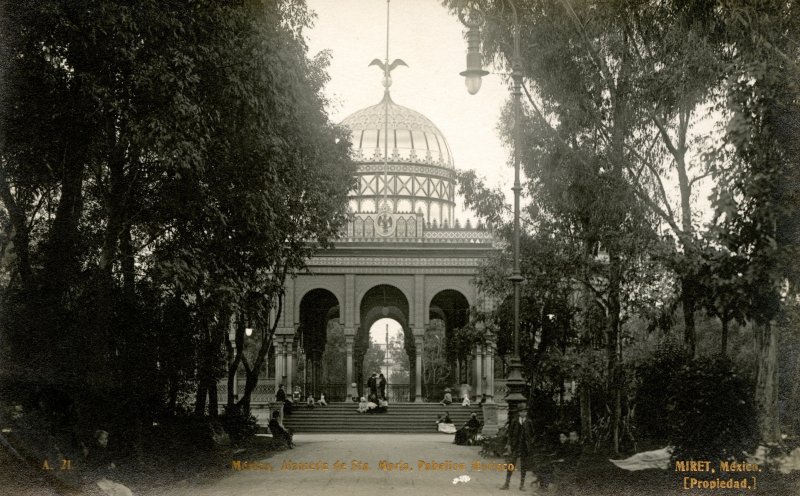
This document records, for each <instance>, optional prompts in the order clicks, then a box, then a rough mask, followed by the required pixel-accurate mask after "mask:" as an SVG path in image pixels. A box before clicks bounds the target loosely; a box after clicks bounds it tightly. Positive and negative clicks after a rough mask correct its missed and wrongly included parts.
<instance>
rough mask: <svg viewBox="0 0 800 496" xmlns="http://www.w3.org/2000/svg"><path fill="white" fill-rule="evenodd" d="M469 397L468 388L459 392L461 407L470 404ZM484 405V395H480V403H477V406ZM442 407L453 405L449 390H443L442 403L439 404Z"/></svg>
mask: <svg viewBox="0 0 800 496" xmlns="http://www.w3.org/2000/svg"><path fill="white" fill-rule="evenodd" d="M469 396H470V388H469V386H466V387H465V388H463V389H462V390H461V406H470V405H471V404H472V403H471V402H470V399H469ZM484 403H486V393H483V394H482V395H481V401H480V403H478V404H479V405H483V404H484ZM439 404H440V405H442V406H448V405H452V404H453V394H452V390H451V389H450V388H445V389H444V396H443V397H442V401H440V402H439Z"/></svg>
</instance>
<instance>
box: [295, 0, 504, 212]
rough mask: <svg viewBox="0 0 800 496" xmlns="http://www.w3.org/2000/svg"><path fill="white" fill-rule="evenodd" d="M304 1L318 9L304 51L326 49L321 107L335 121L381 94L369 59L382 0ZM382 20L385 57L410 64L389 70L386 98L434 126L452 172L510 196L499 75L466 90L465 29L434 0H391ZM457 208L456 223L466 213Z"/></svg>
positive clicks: (376, 51) (380, 49) (379, 29)
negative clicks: (325, 105)
mask: <svg viewBox="0 0 800 496" xmlns="http://www.w3.org/2000/svg"><path fill="white" fill-rule="evenodd" d="M308 6H309V8H310V9H311V10H312V11H314V12H316V14H317V19H316V21H315V26H314V28H313V29H311V30H310V31H307V32H306V36H307V38H308V40H307V41H308V45H309V49H310V52H311V53H312V54H314V53H318V52H320V51H321V50H330V52H331V56H332V58H331V65H330V68H329V70H328V73H329V74H330V77H331V81H330V82H329V83H328V86H327V88H326V93H327V96H328V98H329V100H330V101H331V105H330V108H329V109H328V111H329V115H330V117H331V119H332V120H333V121H334V122H340V121H341V120H342V119H344V118H345V117H347V116H348V115H350V114H352V113H353V112H355V111H357V110H360V109H362V108H364V107H368V106H370V105H375V104H377V103H378V102H380V100H381V98H382V96H383V86H382V85H381V80H382V77H383V75H382V72H381V70H380V69H379V68H377V67H369V66H368V64H369V63H370V61H372V60H373V59H375V58H378V59H380V60H383V59H384V58H385V54H386V0H308ZM389 19H390V21H389V59H390V61H391V60H394V59H395V58H400V59H402V60H403V61H404V62H406V63H407V64H408V66H409V67H402V66H401V67H398V68H396V69H395V70H394V71H392V87H391V92H392V99H393V100H394V101H395V103H397V104H399V105H403V106H405V107H409V108H411V109H413V110H416V111H418V112H420V113H422V114H423V115H425V116H426V117H428V118H429V119H430V120H431V121H433V123H434V124H436V126H437V127H438V128H439V129H440V130H441V131H442V134H444V136H445V139H447V141H448V143H449V144H450V148H451V150H452V152H453V156H454V159H455V166H456V168H457V169H459V170H468V169H475V170H476V171H477V172H478V174H479V175H481V176H483V177H485V178H486V179H487V182H488V183H489V184H490V185H492V186H500V187H501V188H504V189H508V190H509V194H510V188H511V183H512V182H513V177H514V174H513V169H512V168H511V167H510V166H509V165H508V160H509V150H507V149H506V148H505V147H504V146H503V144H502V143H501V141H500V138H499V136H498V133H497V124H498V121H499V118H500V110H501V108H502V106H503V105H504V103H505V101H506V100H507V99H508V96H509V91H508V88H507V86H506V84H505V82H504V80H503V78H502V77H501V76H500V75H497V74H489V75H488V76H486V77H485V78H484V80H483V84H482V87H481V90H480V91H479V92H478V93H477V94H476V95H470V94H469V93H467V89H466V87H465V85H464V78H463V77H462V76H460V75H459V73H460V72H461V71H463V70H464V69H465V68H466V50H467V45H466V42H465V41H464V38H463V31H464V27H463V26H462V25H461V23H460V22H459V20H458V19H457V18H456V17H453V16H451V15H449V14H448V13H447V11H446V10H445V9H444V7H442V6H441V5H440V3H439V1H438V0H391V4H390V14H389ZM487 70H490V71H491V70H492V69H491V68H490V67H489V68H487ZM457 212H458V213H457V215H456V217H457V218H459V219H460V220H462V221H463V220H464V219H466V218H467V217H472V216H471V215H469V214H467V213H465V212H463V211H458V210H457Z"/></svg>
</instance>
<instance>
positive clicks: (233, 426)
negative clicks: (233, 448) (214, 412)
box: [219, 407, 258, 443]
mask: <svg viewBox="0 0 800 496" xmlns="http://www.w3.org/2000/svg"><path fill="white" fill-rule="evenodd" d="M219 420H220V422H221V423H222V427H223V428H224V429H225V432H227V433H228V435H229V436H230V438H231V441H233V442H235V443H240V442H242V441H245V440H247V439H250V438H251V437H253V436H255V434H256V432H258V420H257V419H256V417H255V416H253V415H250V414H249V413H247V414H245V413H243V412H242V410H241V408H237V407H234V408H232V409H231V410H227V409H226V410H225V413H223V414H222V415H221V416H220V419H219Z"/></svg>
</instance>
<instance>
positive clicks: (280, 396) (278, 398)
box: [275, 384, 286, 403]
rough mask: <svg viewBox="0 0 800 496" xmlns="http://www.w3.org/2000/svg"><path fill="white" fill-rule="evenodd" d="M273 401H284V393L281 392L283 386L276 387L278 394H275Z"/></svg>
mask: <svg viewBox="0 0 800 496" xmlns="http://www.w3.org/2000/svg"><path fill="white" fill-rule="evenodd" d="M275 401H277V402H278V403H283V402H285V401H286V391H284V390H283V384H281V385H280V386H278V392H277V393H275Z"/></svg>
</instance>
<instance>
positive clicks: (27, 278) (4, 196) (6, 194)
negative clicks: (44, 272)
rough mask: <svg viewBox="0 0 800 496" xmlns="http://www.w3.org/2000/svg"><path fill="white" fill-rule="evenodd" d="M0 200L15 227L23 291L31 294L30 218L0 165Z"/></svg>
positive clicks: (14, 238) (17, 260)
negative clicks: (18, 202)
mask: <svg viewBox="0 0 800 496" xmlns="http://www.w3.org/2000/svg"><path fill="white" fill-rule="evenodd" d="M0 201H2V202H3V204H4V205H5V206H6V209H7V210H8V215H9V218H10V220H11V226H12V228H13V230H12V236H11V241H12V242H13V244H14V254H15V256H16V266H17V271H18V272H19V275H20V279H21V281H22V292H23V295H24V294H30V292H31V290H32V289H33V288H32V286H33V281H32V279H33V269H32V268H31V256H30V233H29V230H28V219H27V216H26V215H25V212H24V210H23V209H22V207H20V206H19V204H17V201H16V199H15V198H14V195H13V194H12V193H11V187H10V186H9V184H8V180H7V178H6V175H5V171H4V170H3V168H2V167H0Z"/></svg>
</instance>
